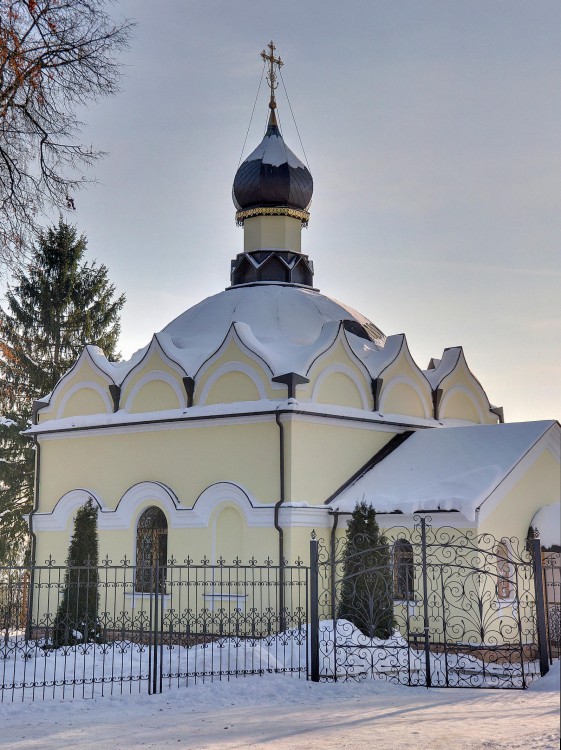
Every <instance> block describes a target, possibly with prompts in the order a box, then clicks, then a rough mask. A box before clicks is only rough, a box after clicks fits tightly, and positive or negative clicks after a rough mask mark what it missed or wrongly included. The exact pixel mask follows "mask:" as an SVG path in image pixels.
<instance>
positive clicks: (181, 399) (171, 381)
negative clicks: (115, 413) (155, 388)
mask: <svg viewBox="0 0 561 750" xmlns="http://www.w3.org/2000/svg"><path fill="white" fill-rule="evenodd" d="M153 381H162V382H164V383H166V384H167V385H169V386H170V388H171V389H172V391H173V392H174V393H175V395H176V396H177V402H178V403H177V408H178V409H185V408H186V406H187V401H186V400H185V391H184V390H183V389H182V388H181V386H180V385H179V383H178V382H177V380H176V379H175V378H174V377H172V376H171V375H170V374H169V373H167V372H164V371H163V370H152V371H151V372H147V373H146V375H143V376H142V377H141V378H140V380H139V381H138V382H137V383H136V384H135V385H134V386H133V388H132V389H131V392H130V393H129V395H128V396H127V400H126V401H125V403H124V405H123V408H124V410H125V411H128V410H129V408H131V407H132V406H134V399H135V398H136V397H137V396H138V393H139V391H140V390H141V388H143V387H144V386H145V385H147V384H148V383H152V382H153Z"/></svg>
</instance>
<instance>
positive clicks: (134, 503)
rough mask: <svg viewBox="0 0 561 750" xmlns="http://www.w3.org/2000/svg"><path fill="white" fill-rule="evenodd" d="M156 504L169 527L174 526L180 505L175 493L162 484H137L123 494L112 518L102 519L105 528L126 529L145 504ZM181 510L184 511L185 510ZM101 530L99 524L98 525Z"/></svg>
mask: <svg viewBox="0 0 561 750" xmlns="http://www.w3.org/2000/svg"><path fill="white" fill-rule="evenodd" d="M147 502H148V503H150V504H151V505H155V504H157V505H158V506H160V507H161V508H162V510H163V511H164V512H165V513H166V515H167V517H168V518H169V519H170V525H171V526H175V525H176V524H174V523H173V520H174V519H175V518H176V517H177V515H178V513H177V511H178V509H179V508H180V507H181V503H180V502H179V500H178V499H177V495H176V494H175V492H174V491H173V490H172V489H170V488H169V487H168V486H167V485H165V484H163V483H162V482H139V483H138V484H134V485H133V486H132V487H129V489H128V490H127V491H126V492H125V494H124V495H123V496H122V498H121V499H120V500H119V502H118V503H117V507H116V508H115V512H114V513H112V514H111V516H112V518H107V519H104V522H105V524H104V525H105V528H108V529H128V528H130V525H131V521H132V519H133V518H135V517H136V515H137V513H138V510H139V508H141V507H142V506H143V505H145V504H146V503H147ZM182 510H184V511H185V508H183V509H182ZM100 528H101V524H100Z"/></svg>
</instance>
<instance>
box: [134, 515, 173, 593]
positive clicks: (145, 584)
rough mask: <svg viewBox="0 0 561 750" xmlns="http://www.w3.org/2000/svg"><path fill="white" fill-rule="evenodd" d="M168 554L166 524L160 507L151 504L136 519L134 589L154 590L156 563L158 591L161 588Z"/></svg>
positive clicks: (146, 591)
mask: <svg viewBox="0 0 561 750" xmlns="http://www.w3.org/2000/svg"><path fill="white" fill-rule="evenodd" d="M167 556H168V524H167V521H166V517H165V515H164V513H163V511H162V510H160V508H156V506H155V505H152V506H151V507H150V508H147V509H146V510H145V511H144V513H143V514H142V515H141V516H140V518H139V519H138V526H137V528H136V590H137V591H141V592H145V593H150V592H153V591H154V590H155V581H156V565H158V566H159V569H160V575H159V583H160V589H159V590H160V592H161V591H162V590H163V588H162V587H163V584H164V583H165V575H166V562H167Z"/></svg>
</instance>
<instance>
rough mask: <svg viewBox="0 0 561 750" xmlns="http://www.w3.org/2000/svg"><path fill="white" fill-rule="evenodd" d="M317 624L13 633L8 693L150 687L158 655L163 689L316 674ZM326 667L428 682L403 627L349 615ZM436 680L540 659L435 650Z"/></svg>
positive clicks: (496, 679)
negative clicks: (230, 633)
mask: <svg viewBox="0 0 561 750" xmlns="http://www.w3.org/2000/svg"><path fill="white" fill-rule="evenodd" d="M310 643H311V632H310V626H309V625H307V626H304V627H302V628H296V629H291V630H287V631H285V632H283V633H280V634H278V635H271V636H267V637H264V638H231V637H230V638H216V639H215V640H213V641H210V642H208V643H205V644H199V645H195V646H192V647H185V646H179V645H171V646H165V645H164V646H159V647H156V650H157V654H155V652H154V647H151V646H148V645H146V644H143V643H134V642H129V641H115V642H113V643H106V644H92V643H86V644H78V645H75V646H67V647H61V648H59V649H52V648H44V645H45V644H44V643H43V642H41V641H37V642H30V643H28V644H26V643H25V641H24V640H23V639H22V637H21V634H20V635H19V638H16V637H15V636H13V637H12V638H11V639H10V640H9V641H7V642H5V643H4V644H3V647H2V649H1V651H0V699H2V700H4V701H10V700H33V699H40V698H68V697H79V696H82V697H88V698H93V697H98V696H102V695H115V694H120V693H127V692H142V691H143V690H145V689H146V685H147V683H148V680H149V677H150V664H151V661H153V659H154V657H155V656H157V659H158V662H159V663H160V665H161V670H162V674H163V687H164V688H165V689H166V690H169V689H171V688H174V687H178V686H182V685H186V684H191V683H192V682H198V681H205V680H207V681H208V680H212V679H224V678H226V679H229V678H230V677H233V676H236V675H249V674H259V675H263V674H267V673H276V672H289V673H291V674H293V675H295V676H299V677H301V678H306V676H307V675H308V674H309V673H310ZM319 651H320V654H319V657H320V658H319V667H320V675H321V676H322V677H323V678H325V679H333V678H337V679H343V680H346V679H349V678H350V679H357V678H359V679H364V678H367V677H368V678H379V677H385V678H387V679H389V680H391V681H394V682H397V683H409V682H410V683H411V684H412V685H425V684H426V656H425V653H424V651H422V650H416V649H412V648H410V647H409V646H408V644H407V641H406V640H405V639H404V638H403V636H402V635H401V634H400V633H399V632H397V631H396V632H395V633H394V634H393V635H392V636H391V637H390V638H388V639H387V640H381V639H378V638H372V639H371V638H368V637H367V636H365V635H363V634H362V633H361V632H360V631H359V630H358V629H357V628H356V627H355V626H354V625H353V624H352V623H350V622H349V621H348V620H337V621H336V625H335V627H334V622H333V621H332V620H324V621H321V622H320V628H319ZM430 672H431V679H432V684H433V686H437V685H442V686H443V685H449V686H463V687H500V686H504V687H513V686H514V687H522V686H523V685H524V683H526V684H527V683H528V682H530V681H531V680H532V679H533V678H534V677H535V676H537V674H538V666H537V664H536V663H534V662H530V663H528V662H526V663H525V664H524V674H523V672H522V667H521V665H520V664H518V663H488V662H485V663H484V662H482V661H481V660H479V659H477V658H475V657H474V656H472V655H470V654H466V653H457V654H453V653H448V654H444V653H430Z"/></svg>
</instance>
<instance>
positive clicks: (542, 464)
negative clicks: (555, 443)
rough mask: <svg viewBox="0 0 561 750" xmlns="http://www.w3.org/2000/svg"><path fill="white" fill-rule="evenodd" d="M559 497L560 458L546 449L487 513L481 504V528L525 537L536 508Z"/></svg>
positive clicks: (493, 532) (504, 534)
mask: <svg viewBox="0 0 561 750" xmlns="http://www.w3.org/2000/svg"><path fill="white" fill-rule="evenodd" d="M560 499H561V486H560V467H559V461H558V460H557V459H556V458H555V457H554V456H553V454H552V453H550V451H548V450H546V451H544V452H543V453H542V454H541V455H540V456H539V458H538V459H537V460H536V461H535V462H534V463H533V465H532V466H530V468H529V469H528V470H527V471H526V472H525V473H524V474H523V476H522V477H521V478H520V479H519V481H518V482H517V483H516V485H515V486H514V487H512V489H510V490H509V491H508V492H507V493H506V495H505V496H504V498H502V499H501V501H500V503H499V504H498V505H497V507H496V508H495V509H494V510H493V511H491V512H490V514H489V515H488V516H487V517H485V504H483V505H482V508H481V514H482V515H483V516H484V517H483V519H482V521H481V523H480V531H482V532H488V533H490V534H493V536H495V537H496V538H497V539H500V538H502V537H503V536H506V537H512V536H514V537H517V538H518V539H520V540H524V539H525V538H526V534H527V533H528V527H529V526H530V522H531V520H532V518H533V517H534V515H535V514H536V513H537V511H538V510H539V509H540V508H541V507H542V506H544V505H551V504H552V503H556V502H559V500H560Z"/></svg>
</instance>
